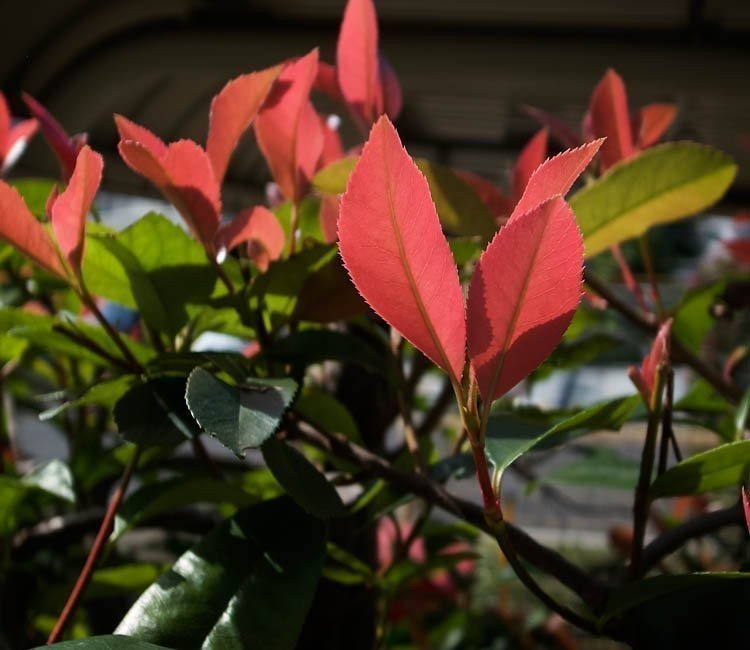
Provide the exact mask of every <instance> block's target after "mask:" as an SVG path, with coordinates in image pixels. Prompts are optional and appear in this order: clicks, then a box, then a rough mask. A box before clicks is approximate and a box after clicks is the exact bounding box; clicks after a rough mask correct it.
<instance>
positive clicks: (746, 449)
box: [649, 440, 750, 499]
mask: <svg viewBox="0 0 750 650" xmlns="http://www.w3.org/2000/svg"><path fill="white" fill-rule="evenodd" d="M749 474H750V440H739V441H737V442H730V443H728V444H725V445H720V446H718V447H716V448H714V449H709V450H708V451H704V452H702V453H700V454H696V455H695V456H691V457H690V458H688V459H686V460H683V461H682V462H681V463H678V464H677V465H675V466H674V467H671V468H670V469H668V470H667V471H666V472H664V474H662V475H661V476H660V477H658V478H657V479H656V480H655V481H654V482H653V484H652V485H651V489H650V490H649V497H650V498H651V499H658V498H660V497H676V496H683V495H690V494H703V493H704V492H709V491H711V490H720V489H722V488H727V487H738V486H739V485H740V484H742V483H743V482H744V481H746V480H747V478H748V475H749Z"/></svg>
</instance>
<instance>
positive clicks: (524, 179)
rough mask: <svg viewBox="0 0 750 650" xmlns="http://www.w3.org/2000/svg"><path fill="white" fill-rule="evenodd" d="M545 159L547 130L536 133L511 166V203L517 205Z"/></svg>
mask: <svg viewBox="0 0 750 650" xmlns="http://www.w3.org/2000/svg"><path fill="white" fill-rule="evenodd" d="M546 159H547V129H546V128H544V129H542V130H541V131H538V132H537V133H536V134H535V135H534V137H533V138H531V140H529V141H528V143H527V144H526V146H525V147H524V148H523V150H522V151H521V154H520V155H519V156H518V159H517V160H516V164H515V165H514V166H513V183H512V185H513V202H514V203H518V202H519V201H520V200H521V197H522V196H523V191H524V190H525V189H526V186H527V185H528V184H529V179H530V178H531V175H532V174H533V173H534V171H535V170H536V168H537V167H539V165H541V164H542V163H543V162H544V161H545V160H546Z"/></svg>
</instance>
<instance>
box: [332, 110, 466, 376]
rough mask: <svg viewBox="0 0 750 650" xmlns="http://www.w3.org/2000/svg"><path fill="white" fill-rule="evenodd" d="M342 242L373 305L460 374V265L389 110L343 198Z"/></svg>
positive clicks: (357, 283)
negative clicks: (453, 254)
mask: <svg viewBox="0 0 750 650" xmlns="http://www.w3.org/2000/svg"><path fill="white" fill-rule="evenodd" d="M339 248H340V250H341V257H342V258H343V260H344V264H345V265H346V268H347V270H348V271H349V275H350V276H351V278H352V281H353V282H354V285H355V286H356V287H357V290H358V291H359V293H360V294H361V295H362V297H363V298H364V299H365V300H366V301H367V302H368V303H369V304H370V306H371V307H372V308H373V309H374V310H375V311H376V312H377V313H378V314H379V315H380V316H381V317H382V318H383V319H384V320H385V321H387V322H388V323H390V324H391V325H392V326H393V327H394V328H395V329H396V330H398V331H399V332H400V333H401V334H402V335H403V336H404V338H406V339H408V340H409V341H411V342H412V343H413V344H414V346H415V347H417V348H419V349H420V350H421V351H422V352H424V354H425V355H426V356H427V357H428V358H430V359H431V360H432V361H433V362H434V363H436V364H437V365H438V366H440V367H441V368H442V369H443V370H445V371H446V372H448V373H449V374H450V375H451V376H452V377H453V379H454V380H455V381H460V378H461V375H462V374H463V367H464V363H465V357H466V353H465V347H466V321H465V317H464V301H463V296H462V294H461V285H460V284H459V282H458V271H457V269H456V265H455V263H454V261H453V257H452V255H451V252H450V248H449V247H448V242H447V240H446V239H445V236H444V235H443V232H442V230H441V228H440V222H439V220H438V216H437V212H436V210H435V205H434V204H433V202H432V199H431V197H430V190H429V188H428V185H427V181H426V180H425V178H424V176H423V175H422V174H421V172H420V171H419V169H417V166H416V165H415V164H414V161H413V160H412V159H411V158H410V157H409V154H408V153H407V152H406V150H405V149H404V147H403V145H402V144H401V141H400V140H399V137H398V134H397V133H396V129H395V128H394V127H393V125H392V124H391V122H390V121H389V120H388V118H387V117H385V116H383V117H381V118H380V119H379V120H378V121H377V122H376V124H375V126H373V128H372V131H371V132H370V137H369V139H368V140H367V143H366V144H365V146H364V148H363V150H362V155H361V156H360V159H359V161H358V162H357V165H356V167H355V168H354V171H353V172H352V174H351V176H350V178H349V183H348V185H347V189H346V193H345V194H344V195H343V197H342V199H341V214H340V216H339Z"/></svg>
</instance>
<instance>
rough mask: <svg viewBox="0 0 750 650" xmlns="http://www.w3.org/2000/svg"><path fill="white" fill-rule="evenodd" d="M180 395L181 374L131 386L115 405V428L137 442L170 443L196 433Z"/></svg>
mask: <svg viewBox="0 0 750 650" xmlns="http://www.w3.org/2000/svg"><path fill="white" fill-rule="evenodd" d="M184 395H185V379H184V378H183V377H157V378H156V379H151V380H149V381H147V382H146V383H143V384H138V385H136V386H134V387H133V388H131V389H130V390H129V391H128V392H127V393H125V395H123V397H121V398H120V400H119V401H118V402H117V404H116V405H115V408H114V416H115V422H116V423H117V430H118V431H119V432H120V434H121V435H122V436H123V437H124V438H125V440H128V441H129V442H134V443H136V444H139V445H156V446H162V445H172V444H177V443H179V442H182V441H184V440H188V439H191V438H194V437H195V436H197V435H200V429H199V428H198V427H197V426H196V424H195V421H194V420H193V418H192V417H191V415H190V411H188V409H187V407H186V406H185V399H184Z"/></svg>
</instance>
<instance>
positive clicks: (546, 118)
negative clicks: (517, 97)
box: [521, 106, 583, 149]
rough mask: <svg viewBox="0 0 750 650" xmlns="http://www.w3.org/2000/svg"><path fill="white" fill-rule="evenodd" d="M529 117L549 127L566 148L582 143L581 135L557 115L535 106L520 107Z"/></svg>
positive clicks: (551, 132) (578, 145)
mask: <svg viewBox="0 0 750 650" xmlns="http://www.w3.org/2000/svg"><path fill="white" fill-rule="evenodd" d="M521 108H522V109H523V111H524V113H526V115H528V116H529V117H532V118H534V119H535V120H536V121H537V122H539V124H541V125H542V126H544V127H546V128H547V129H549V132H550V134H551V135H552V136H554V137H555V138H557V141H558V142H559V143H560V144H561V145H562V146H563V147H567V148H568V149H572V148H574V147H580V146H581V145H582V144H583V140H582V139H581V136H580V135H578V134H577V133H576V132H575V131H574V130H573V129H571V128H570V126H568V125H567V124H566V123H565V122H564V121H563V120H561V119H560V118H559V117H557V115H553V114H552V113H548V112H547V111H545V110H542V109H541V108H536V107H535V106H522V107H521Z"/></svg>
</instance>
